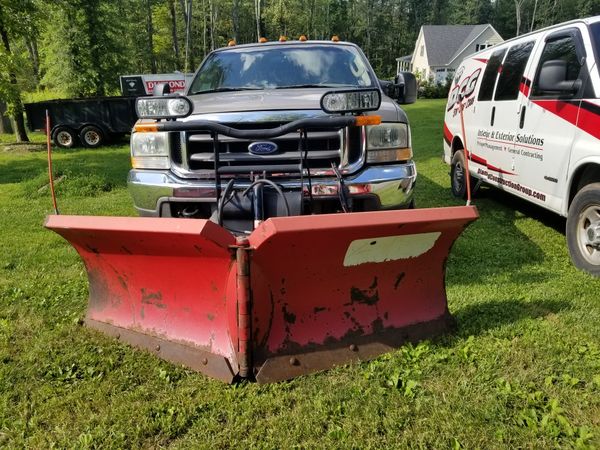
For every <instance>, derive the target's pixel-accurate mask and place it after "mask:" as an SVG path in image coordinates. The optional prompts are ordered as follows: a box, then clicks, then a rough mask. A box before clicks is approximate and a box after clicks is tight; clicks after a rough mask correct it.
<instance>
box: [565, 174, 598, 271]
mask: <svg viewBox="0 0 600 450" xmlns="http://www.w3.org/2000/svg"><path fill="white" fill-rule="evenodd" d="M566 234H567V246H568V248H569V254H570V255H571V261H573V265H574V266H575V267H577V268H578V269H581V270H583V271H585V272H588V273H589V274H591V275H593V276H595V277H600V183H592V184H588V185H587V186H585V187H584V188H583V189H581V190H580V191H579V192H578V193H577V195H575V198H574V199H573V202H571V206H570V207H569V214H568V215H567V233H566Z"/></svg>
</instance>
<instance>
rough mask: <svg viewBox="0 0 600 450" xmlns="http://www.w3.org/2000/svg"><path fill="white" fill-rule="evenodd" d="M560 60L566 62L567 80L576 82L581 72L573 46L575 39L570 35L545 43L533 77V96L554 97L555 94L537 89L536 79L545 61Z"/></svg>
mask: <svg viewBox="0 0 600 450" xmlns="http://www.w3.org/2000/svg"><path fill="white" fill-rule="evenodd" d="M556 59H560V60H563V61H566V62H567V80H569V81H571V80H576V79H577V78H578V77H579V73H580V72H581V63H580V62H579V57H578V56H577V50H576V46H575V38H574V37H573V36H571V35H569V36H561V37H558V38H557V39H553V40H550V41H548V42H546V46H545V47H544V51H543V52H542V56H541V57H540V61H539V63H538V67H537V72H536V75H535V82H534V83H533V96H537V97H540V96H544V97H548V96H550V97H556V94H547V93H544V92H542V91H540V89H539V87H538V79H539V76H540V70H541V68H542V65H543V64H544V63H545V62H546V61H552V60H556Z"/></svg>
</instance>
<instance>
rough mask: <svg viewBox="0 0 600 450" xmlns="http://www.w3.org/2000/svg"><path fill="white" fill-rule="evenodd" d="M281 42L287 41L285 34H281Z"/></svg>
mask: <svg viewBox="0 0 600 450" xmlns="http://www.w3.org/2000/svg"><path fill="white" fill-rule="evenodd" d="M279 42H287V38H286V37H285V36H283V35H281V36H279Z"/></svg>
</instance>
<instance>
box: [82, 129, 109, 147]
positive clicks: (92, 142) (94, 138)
mask: <svg viewBox="0 0 600 450" xmlns="http://www.w3.org/2000/svg"><path fill="white" fill-rule="evenodd" d="M79 139H81V143H82V144H83V145H84V146H85V147H88V148H96V147H100V146H101V145H102V143H103V142H104V133H103V132H102V130H101V129H100V128H98V127H96V126H94V125H88V126H85V127H83V128H82V130H81V133H79Z"/></svg>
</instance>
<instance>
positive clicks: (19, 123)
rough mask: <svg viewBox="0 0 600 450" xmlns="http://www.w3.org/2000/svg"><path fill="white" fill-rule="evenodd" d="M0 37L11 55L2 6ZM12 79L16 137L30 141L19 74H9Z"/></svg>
mask: <svg viewBox="0 0 600 450" xmlns="http://www.w3.org/2000/svg"><path fill="white" fill-rule="evenodd" d="M0 38H2V43H3V44H4V49H5V50H6V54H7V55H10V54H11V52H10V41H9V39H8V32H7V31H6V29H5V28H4V23H3V22H2V9H1V7H0ZM8 76H9V79H10V84H11V88H12V93H11V97H12V98H11V99H10V101H9V103H10V106H11V109H12V116H13V120H14V128H15V137H16V139H17V142H29V138H28V137H27V131H26V130H25V120H24V119H23V102H22V101H21V93H20V92H19V87H18V86H17V75H16V74H15V73H14V71H12V70H11V72H10V73H9V74H8Z"/></svg>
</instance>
